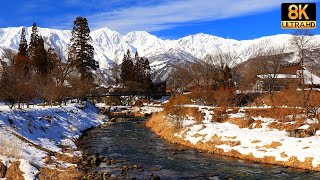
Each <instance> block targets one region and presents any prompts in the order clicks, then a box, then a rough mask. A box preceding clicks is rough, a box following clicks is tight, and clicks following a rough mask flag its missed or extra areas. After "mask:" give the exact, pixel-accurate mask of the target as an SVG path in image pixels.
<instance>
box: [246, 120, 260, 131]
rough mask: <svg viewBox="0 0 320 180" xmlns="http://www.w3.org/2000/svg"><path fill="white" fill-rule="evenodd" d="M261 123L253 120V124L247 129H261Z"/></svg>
mask: <svg viewBox="0 0 320 180" xmlns="http://www.w3.org/2000/svg"><path fill="white" fill-rule="evenodd" d="M262 123H263V122H262V121H261V120H255V121H254V123H252V124H250V126H249V128H250V129H255V128H262V125H261V124H262Z"/></svg>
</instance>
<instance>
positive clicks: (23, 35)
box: [19, 28, 28, 55]
mask: <svg viewBox="0 0 320 180" xmlns="http://www.w3.org/2000/svg"><path fill="white" fill-rule="evenodd" d="M27 49H28V43H27V40H26V28H22V30H21V37H20V43H19V54H22V55H27Z"/></svg>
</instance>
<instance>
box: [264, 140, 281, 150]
mask: <svg viewBox="0 0 320 180" xmlns="http://www.w3.org/2000/svg"><path fill="white" fill-rule="evenodd" d="M279 146H282V144H281V143H280V142H276V141H272V143H271V144H267V145H264V146H262V147H264V148H267V149H270V148H272V149H276V148H277V147H279Z"/></svg>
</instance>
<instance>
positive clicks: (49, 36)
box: [0, 27, 320, 71]
mask: <svg viewBox="0 0 320 180" xmlns="http://www.w3.org/2000/svg"><path fill="white" fill-rule="evenodd" d="M21 29H22V27H12V28H1V29H0V47H1V48H2V49H8V48H9V49H15V50H17V49H18V46H19V40H20V34H21ZM38 29H39V34H40V35H41V36H42V37H43V38H44V40H45V43H46V44H45V45H46V47H50V46H51V47H53V48H55V50H56V52H57V53H58V54H60V55H61V56H62V58H63V59H64V60H65V57H67V53H68V46H69V43H70V38H71V31H69V30H56V29H48V28H38ZM30 33H31V27H29V28H27V33H26V35H27V38H28V39H29V36H30ZM90 35H91V37H92V44H93V46H94V49H95V52H94V53H95V59H96V61H98V62H99V65H100V68H101V69H108V68H109V67H110V66H111V65H112V64H113V62H114V61H115V59H118V61H116V62H117V63H121V61H122V57H123V54H124V53H125V52H126V51H127V49H130V50H131V52H132V55H134V53H135V52H136V51H138V52H139V55H140V56H146V57H148V58H149V59H150V61H151V65H152V68H153V69H154V71H160V70H161V69H163V70H164V71H167V70H168V69H170V68H169V67H167V66H168V65H170V64H171V65H172V64H173V63H179V62H183V61H194V60H196V59H203V58H204V57H205V56H206V55H207V54H213V55H214V54H217V53H223V52H232V53H233V54H235V55H236V56H238V57H239V58H238V61H239V62H238V63H240V62H243V61H246V60H247V59H249V58H251V57H254V56H255V55H257V54H258V53H259V51H261V47H263V48H275V49H277V48H281V47H285V48H286V51H288V52H290V51H293V49H292V48H291V47H290V43H289V41H290V39H291V37H292V36H291V35H286V34H283V35H275V36H267V37H262V38H258V39H254V40H243V41H238V40H233V39H224V38H220V37H216V36H212V35H208V34H202V33H200V34H196V35H189V36H186V37H184V38H181V39H178V40H162V39H160V38H158V37H156V36H154V35H151V34H149V33H148V32H144V31H135V32H129V33H127V34H126V35H121V34H120V33H118V32H116V31H112V30H110V29H108V28H102V29H98V30H95V31H92V32H91V34H90ZM315 42H316V43H317V42H320V36H315ZM316 43H315V45H316V46H317V44H316ZM0 52H2V51H0ZM1 54H3V53H0V56H1Z"/></svg>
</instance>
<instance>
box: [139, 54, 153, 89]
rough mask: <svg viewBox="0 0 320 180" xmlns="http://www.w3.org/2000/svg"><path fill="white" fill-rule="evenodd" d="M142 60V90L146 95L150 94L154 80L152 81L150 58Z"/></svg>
mask: <svg viewBox="0 0 320 180" xmlns="http://www.w3.org/2000/svg"><path fill="white" fill-rule="evenodd" d="M141 59H142V67H143V68H142V72H143V73H142V78H143V80H142V89H143V91H144V92H145V93H148V94H149V93H150V91H151V88H152V80H151V68H150V63H149V60H148V58H141Z"/></svg>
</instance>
